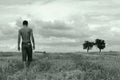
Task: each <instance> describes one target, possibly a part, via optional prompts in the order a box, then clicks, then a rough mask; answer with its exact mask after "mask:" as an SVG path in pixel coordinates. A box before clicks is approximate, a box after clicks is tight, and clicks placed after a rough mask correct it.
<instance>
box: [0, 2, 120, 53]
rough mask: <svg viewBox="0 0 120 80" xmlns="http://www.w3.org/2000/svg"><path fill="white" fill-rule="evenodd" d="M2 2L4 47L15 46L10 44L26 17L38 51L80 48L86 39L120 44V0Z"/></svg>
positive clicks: (0, 30) (0, 36)
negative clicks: (99, 39)
mask: <svg viewBox="0 0 120 80" xmlns="http://www.w3.org/2000/svg"><path fill="white" fill-rule="evenodd" d="M0 4H1V5H0V11H1V13H0V17H1V18H0V40H1V43H0V44H2V45H5V46H3V48H9V49H13V48H15V46H14V47H10V45H11V44H16V43H15V41H16V42H17V31H18V29H19V28H20V27H22V21H23V20H25V19H26V20H28V21H29V27H31V28H33V31H34V36H35V40H36V45H37V49H38V50H39V49H43V50H46V49H47V50H48V51H49V50H59V51H60V50H64V51H65V49H67V50H69V49H71V50H74V49H75V50H79V47H81V45H82V43H83V42H84V41H85V40H92V41H94V40H95V39H96V38H101V39H104V40H106V43H107V44H108V45H111V46H112V47H115V45H118V44H120V42H119V41H120V39H119V37H118V36H120V33H119V31H120V29H119V27H120V20H119V18H120V16H119V14H120V11H119V7H120V1H119V0H116V1H114V0H29V1H28V0H24V1H23V0H20V1H16V0H11V1H8V0H1V1H0ZM2 42H3V43H2ZM6 42H8V43H7V44H6ZM9 42H10V43H9ZM1 47H2V46H1ZM108 47H109V46H108ZM3 48H2V49H3ZM58 48H59V49H58ZM68 48H69V49H68ZM81 48H82V47H81ZM109 48H110V49H111V47H109ZM109 48H107V49H109ZM117 49H118V48H117Z"/></svg>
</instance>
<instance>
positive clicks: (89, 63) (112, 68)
mask: <svg viewBox="0 0 120 80" xmlns="http://www.w3.org/2000/svg"><path fill="white" fill-rule="evenodd" d="M119 68H120V53H119V52H103V53H97V52H91V53H84V52H76V53H46V54H42V53H34V60H33V62H32V63H31V66H30V69H29V70H28V73H27V80H120V69H119ZM24 79H25V71H24V67H23V63H22V61H21V53H12V52H6V53H5V52H3V53H2V52H1V53H0V80H24Z"/></svg>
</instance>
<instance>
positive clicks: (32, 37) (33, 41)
mask: <svg viewBox="0 0 120 80" xmlns="http://www.w3.org/2000/svg"><path fill="white" fill-rule="evenodd" d="M31 40H32V43H33V49H35V40H34V36H33V30H32V29H31Z"/></svg>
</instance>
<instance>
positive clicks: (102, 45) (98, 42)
mask: <svg viewBox="0 0 120 80" xmlns="http://www.w3.org/2000/svg"><path fill="white" fill-rule="evenodd" d="M95 45H96V47H97V48H98V49H99V52H101V50H102V49H104V48H105V40H102V39H96V40H95Z"/></svg>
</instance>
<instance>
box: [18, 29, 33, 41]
mask: <svg viewBox="0 0 120 80" xmlns="http://www.w3.org/2000/svg"><path fill="white" fill-rule="evenodd" d="M19 33H20V35H21V37H22V42H31V40H30V37H31V33H32V29H31V28H28V27H23V28H21V29H20V30H19Z"/></svg>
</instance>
